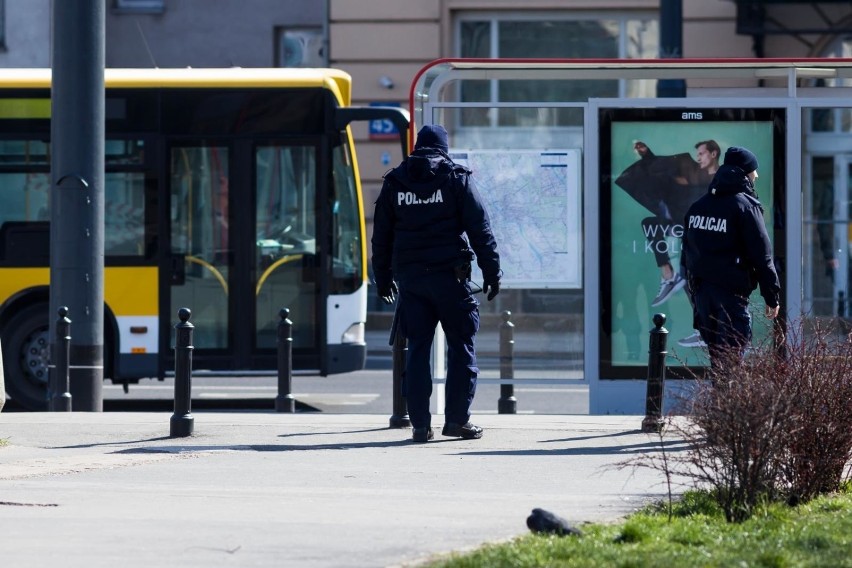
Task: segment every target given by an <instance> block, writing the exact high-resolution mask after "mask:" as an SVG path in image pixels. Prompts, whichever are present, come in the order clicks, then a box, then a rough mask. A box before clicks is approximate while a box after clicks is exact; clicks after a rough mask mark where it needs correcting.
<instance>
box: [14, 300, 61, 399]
mask: <svg viewBox="0 0 852 568" xmlns="http://www.w3.org/2000/svg"><path fill="white" fill-rule="evenodd" d="M47 312H48V308H47V306H45V305H43V304H42V305H34V306H30V307H28V308H26V309H24V310H21V311H20V312H18V313H17V314H15V315H14V316H13V317H12V318H11V319H10V320H9V321H8V322H7V323H6V325H5V326H4V328H3V329H4V331H3V364H4V369H5V375H6V391H7V392H8V393H9V396H10V397H12V399H13V400H14V401H15V402H17V403H18V404H20V405H21V406H23V407H25V408H27V409H29V410H47V365H48V361H49V357H50V356H49V353H48V346H49V344H50V341H49V336H48V333H49V331H48V330H49V322H48V321H47Z"/></svg>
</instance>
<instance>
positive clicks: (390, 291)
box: [378, 280, 399, 305]
mask: <svg viewBox="0 0 852 568" xmlns="http://www.w3.org/2000/svg"><path fill="white" fill-rule="evenodd" d="M378 293H379V299H380V300H381V301H383V302H384V303H386V304H388V305H390V304H393V303H394V301H395V300H396V295H397V294H399V288H397V287H396V282H394V281H393V280H391V283H390V285H388V286H380V287H379V289H378Z"/></svg>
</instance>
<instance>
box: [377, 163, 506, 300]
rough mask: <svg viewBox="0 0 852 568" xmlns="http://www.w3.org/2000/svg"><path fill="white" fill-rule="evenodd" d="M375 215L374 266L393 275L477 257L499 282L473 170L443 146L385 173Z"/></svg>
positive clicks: (384, 279) (380, 280)
mask: <svg viewBox="0 0 852 568" xmlns="http://www.w3.org/2000/svg"><path fill="white" fill-rule="evenodd" d="M384 179H385V181H384V184H383V185H382V191H381V193H380V194H379V198H378V199H377V200H376V210H375V215H374V217H373V239H372V244H373V271H374V274H375V278H376V284H377V285H378V286H379V288H380V289H381V288H382V287H386V286H389V285H390V282H391V280H392V279H402V278H405V277H406V276H416V275H418V274H424V273H426V272H428V271H430V270H442V269H448V270H449V269H452V267H454V266H456V265H458V264H461V263H464V262H470V261H472V260H473V258H474V254H475V255H476V261H477V264H478V265H479V268H480V269H481V270H482V274H483V279H484V281H485V282H497V281H498V280H499V277H500V276H499V275H500V257H499V255H498V254H497V242H496V241H495V240H494V235H493V234H492V232H491V224H490V222H489V219H488V213H487V212H486V210H485V207H484V206H483V204H482V199H481V198H480V196H479V193H478V192H477V190H476V187H475V186H474V182H473V178H472V177H471V175H470V170H469V169H467V168H466V167H464V166H460V165H458V164H455V163H454V162H452V161H451V160H450V159H449V157H448V156H447V155H446V154H444V153H442V152H441V151H440V150H435V149H432V148H420V149H417V150H415V151H414V152H412V154H411V155H410V156H409V157H408V158H407V159H406V160H405V161H403V162H402V163H401V164H400V165H399V166H398V167H396V168H394V169H393V170H391V171H390V172H388V173H387V174H385V178H384Z"/></svg>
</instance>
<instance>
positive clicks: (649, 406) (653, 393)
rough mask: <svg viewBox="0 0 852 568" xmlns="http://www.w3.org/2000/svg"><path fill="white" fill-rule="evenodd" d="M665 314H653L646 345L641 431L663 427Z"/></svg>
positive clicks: (658, 429)
mask: <svg viewBox="0 0 852 568" xmlns="http://www.w3.org/2000/svg"><path fill="white" fill-rule="evenodd" d="M664 323H666V314H654V329H652V330H651V337H650V340H649V344H648V345H649V346H648V388H647V391H646V394H645V418H644V420H642V431H643V432H660V431H662V429H663V389H664V387H665V383H666V355H667V354H668V352H667V351H666V339H667V337H668V335H669V332H668V330H667V329H666V328H664V327H663V324H664Z"/></svg>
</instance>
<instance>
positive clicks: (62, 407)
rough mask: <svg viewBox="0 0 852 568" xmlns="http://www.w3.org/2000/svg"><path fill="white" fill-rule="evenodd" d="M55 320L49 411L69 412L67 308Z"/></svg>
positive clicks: (68, 322)
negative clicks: (54, 348)
mask: <svg viewBox="0 0 852 568" xmlns="http://www.w3.org/2000/svg"><path fill="white" fill-rule="evenodd" d="M57 312H58V313H59V317H58V318H57V319H56V355H55V357H54V360H53V368H52V369H51V374H50V377H51V385H50V410H51V411H52V412H71V392H70V386H71V385H70V383H71V378H70V366H71V320H70V319H68V308H67V307H66V306H62V307H60V308H59V309H58V310H57Z"/></svg>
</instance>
